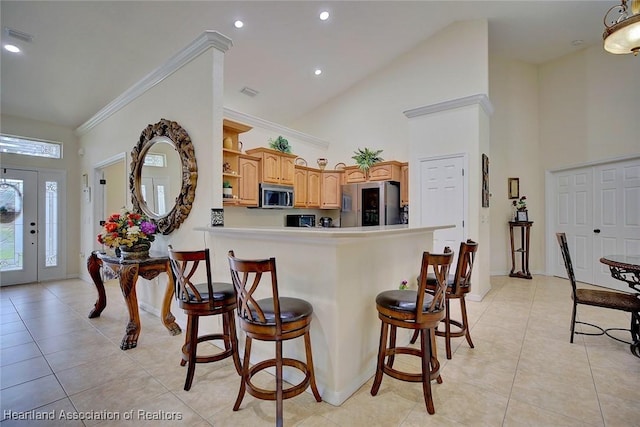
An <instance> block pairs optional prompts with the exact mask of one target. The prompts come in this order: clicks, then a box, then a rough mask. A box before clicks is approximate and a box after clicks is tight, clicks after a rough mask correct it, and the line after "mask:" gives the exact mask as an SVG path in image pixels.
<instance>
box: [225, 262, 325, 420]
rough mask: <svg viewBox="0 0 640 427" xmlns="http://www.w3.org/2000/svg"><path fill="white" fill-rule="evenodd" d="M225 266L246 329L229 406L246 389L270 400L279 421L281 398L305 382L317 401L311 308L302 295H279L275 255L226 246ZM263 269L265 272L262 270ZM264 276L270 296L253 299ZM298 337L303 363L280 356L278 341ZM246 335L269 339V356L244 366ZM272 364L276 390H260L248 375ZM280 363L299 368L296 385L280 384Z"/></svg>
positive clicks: (302, 387) (247, 352) (249, 339)
mask: <svg viewBox="0 0 640 427" xmlns="http://www.w3.org/2000/svg"><path fill="white" fill-rule="evenodd" d="M229 267H230V269H231V279H232V281H233V286H234V287H235V291H236V295H237V298H238V303H237V304H238V310H237V316H238V321H239V324H240V328H241V329H242V330H243V331H244V332H245V333H246V344H245V347H244V360H243V363H242V368H243V370H242V381H241V383H240V390H239V392H238V397H237V399H236V402H235V404H234V405H233V410H234V411H237V410H238V409H239V408H240V404H241V403H242V398H243V397H244V393H245V390H246V391H247V392H249V394H250V395H252V396H253V397H256V398H258V399H263V400H275V401H276V425H277V426H282V422H283V416H282V412H283V400H284V399H289V398H291V397H294V396H297V395H299V394H301V393H303V392H304V391H305V390H306V389H307V387H309V386H311V391H312V392H313V396H314V397H315V399H316V401H317V402H321V401H322V398H321V397H320V393H319V392H318V388H317V387H316V379H315V374H314V371H313V359H312V354H311V336H310V335H309V328H310V327H311V315H312V314H313V307H312V306H311V304H309V303H308V302H307V301H304V300H302V299H298V298H288V297H280V295H279V293H278V279H277V277H276V260H275V258H269V259H262V260H241V259H238V258H236V257H235V255H234V253H233V251H229ZM263 273H265V274H264V275H263ZM265 275H268V276H270V278H271V296H270V297H268V298H263V299H258V300H256V299H255V298H254V293H255V291H256V289H257V288H258V287H259V286H258V285H259V284H260V280H261V279H262V278H263V277H264V276H265ZM300 336H304V347H305V351H306V358H307V360H306V363H305V362H302V361H299V360H295V359H290V358H286V357H284V356H283V354H282V342H283V341H287V340H290V339H293V338H298V337H300ZM252 339H257V340H261V341H273V342H275V344H276V354H275V358H273V359H267V360H264V361H261V362H259V363H256V364H255V365H254V366H252V367H249V357H250V356H251V342H252ZM273 366H275V368H276V390H265V389H262V388H259V387H258V386H256V385H254V384H252V382H251V378H252V377H253V376H254V375H256V374H257V373H258V372H259V371H262V370H263V369H266V368H270V367H273ZM283 366H290V367H293V368H296V369H298V370H300V371H301V372H302V373H303V374H304V379H303V380H302V381H301V382H300V383H299V384H297V385H294V386H291V387H289V388H286V389H285V388H284V385H283V379H282V368H283Z"/></svg>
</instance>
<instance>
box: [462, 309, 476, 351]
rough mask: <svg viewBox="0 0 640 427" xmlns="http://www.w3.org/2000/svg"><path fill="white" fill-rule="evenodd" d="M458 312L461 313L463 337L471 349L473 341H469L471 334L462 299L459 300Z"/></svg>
mask: <svg viewBox="0 0 640 427" xmlns="http://www.w3.org/2000/svg"><path fill="white" fill-rule="evenodd" d="M460 311H462V327H463V328H464V331H465V332H464V336H465V337H466V338H467V342H468V343H469V347H471V348H474V347H473V341H471V333H470V332H469V320H468V318H467V303H466V301H465V300H464V298H460Z"/></svg>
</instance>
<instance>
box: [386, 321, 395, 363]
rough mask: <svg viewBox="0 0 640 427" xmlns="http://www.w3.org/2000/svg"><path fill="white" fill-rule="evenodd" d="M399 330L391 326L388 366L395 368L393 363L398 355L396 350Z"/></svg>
mask: <svg viewBox="0 0 640 427" xmlns="http://www.w3.org/2000/svg"><path fill="white" fill-rule="evenodd" d="M397 331H398V328H396V327H395V326H394V325H391V334H390V335H389V346H388V347H387V348H388V349H389V358H388V359H387V366H388V367H390V368H393V362H394V361H395V360H396V354H395V352H394V349H395V348H396V333H397Z"/></svg>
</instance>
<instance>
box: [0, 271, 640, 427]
mask: <svg viewBox="0 0 640 427" xmlns="http://www.w3.org/2000/svg"><path fill="white" fill-rule="evenodd" d="M491 285H492V290H491V292H490V293H489V294H488V295H487V296H486V297H485V298H484V300H483V301H482V302H471V301H469V302H468V311H469V316H470V322H471V324H472V330H471V336H472V338H473V341H474V343H475V349H471V348H469V347H468V345H467V344H466V342H465V341H464V340H463V339H454V340H453V350H454V355H453V358H452V359H451V360H446V358H445V357H444V342H443V341H442V340H441V339H440V338H439V339H438V348H439V356H440V361H441V363H442V371H441V373H442V378H443V380H444V382H443V383H442V384H435V383H434V384H433V393H434V402H435V407H436V413H435V414H434V415H428V414H427V412H426V410H425V406H424V401H423V397H422V389H421V386H420V385H419V384H410V383H405V382H400V381H396V380H394V379H392V378H389V377H385V378H384V379H383V382H382V386H381V389H380V392H379V393H378V395H377V396H375V397H373V396H371V395H370V389H371V384H372V381H371V380H370V381H368V382H367V383H366V384H365V385H363V386H362V388H361V389H360V390H359V391H358V392H357V393H355V394H354V395H353V396H351V397H350V398H349V399H348V400H347V401H346V402H344V404H343V405H342V406H340V407H334V406H331V405H329V404H327V403H316V402H315V400H314V399H313V397H312V396H311V395H310V394H308V393H305V394H303V395H300V396H297V397H295V398H293V399H289V400H286V401H285V404H284V408H285V424H286V425H291V426H293V425H296V426H305V427H311V426H323V427H327V426H344V427H347V426H349V427H350V426H367V427H374V426H384V427H387V426H402V427H408V426H424V425H445V426H522V425H527V426H639V425H640V359H638V358H636V357H634V356H633V355H631V353H630V352H629V346H628V345H625V344H621V343H619V342H617V341H614V340H612V339H610V338H608V337H602V336H599V337H588V336H582V335H578V336H576V338H575V342H574V344H570V343H569V319H570V314H571V298H570V285H569V283H568V281H566V280H563V279H559V278H553V277H545V276H536V277H534V278H533V280H522V279H511V278H508V277H501V276H500V277H492V279H491ZM107 295H108V299H109V305H108V307H107V309H106V310H105V311H104V312H103V313H102V316H101V317H100V318H97V319H88V318H87V313H88V311H89V309H90V308H91V307H92V306H93V303H94V301H95V298H96V293H95V289H94V287H93V285H92V284H89V283H86V282H84V281H81V280H66V281H60V282H47V283H41V284H32V285H24V286H12V287H4V288H0V344H1V346H0V347H1V356H0V365H1V371H0V372H1V377H0V380H1V386H2V391H1V396H0V401H1V411H2V414H3V417H2V419H3V420H4V421H2V427H8V426H11V425H19V426H28V425H42V426H45V425H46V426H53V425H64V426H75V425H78V426H82V425H87V426H92V425H100V426H121V425H122V426H127V425H149V426H157V425H174V424H175V420H154V419H144V418H145V417H139V416H138V411H146V412H145V414H147V417H146V418H152V417H153V416H157V414H162V416H164V417H169V418H170V416H171V415H170V414H171V413H176V414H180V417H181V418H182V420H181V423H182V424H184V425H189V426H209V425H214V426H217V427H218V426H234V427H235V426H262V425H264V426H271V425H273V424H274V418H275V405H274V403H273V402H264V401H259V400H256V399H254V398H252V397H251V396H249V395H246V396H245V398H244V401H243V404H242V407H241V409H240V411H238V412H233V411H232V410H231V408H232V406H233V402H234V400H235V396H236V393H237V390H238V383H239V381H238V376H237V374H236V372H235V370H234V368H233V365H232V364H231V362H230V361H228V360H225V361H222V362H218V363H210V364H201V365H198V366H197V368H196V378H195V379H194V384H193V387H192V389H191V391H189V392H185V391H184V390H183V389H182V387H183V384H184V376H185V368H183V367H180V366H179V364H178V361H179V354H180V347H181V345H182V340H183V339H184V336H183V335H181V336H177V337H172V336H170V335H169V334H168V333H167V331H166V330H165V329H164V328H163V327H162V325H161V323H160V321H159V319H158V318H157V317H155V316H153V315H150V314H148V313H145V312H141V318H142V324H143V331H142V335H141V339H140V341H139V346H138V347H137V348H135V349H132V350H128V351H126V352H125V351H121V350H120V349H119V343H120V339H121V338H122V335H123V332H124V325H125V323H126V318H127V312H126V307H125V305H124V303H123V302H122V295H121V294H120V290H119V288H118V286H117V283H116V282H115V281H111V282H108V283H107ZM452 307H454V310H457V304H453V305H452ZM372 309H374V306H373V303H372ZM173 311H174V313H175V312H176V311H178V309H177V308H175V307H174V308H173ZM578 314H579V317H580V318H581V319H583V320H586V321H590V322H592V323H596V324H599V325H602V326H605V327H627V326H628V323H629V316H628V315H625V314H624V313H618V312H615V311H612V310H604V309H599V308H591V307H580V308H579V311H578ZM181 326H182V327H183V329H184V325H183V324H182V325H181ZM621 336H622V337H623V338H627V336H626V335H625V334H622V335H621ZM314 351H320V350H319V349H314ZM414 359H415V358H411V357H409V356H405V357H398V358H397V362H396V363H397V364H399V365H400V364H404V366H405V367H406V368H407V369H417V366H418V365H417V363H416V360H414ZM260 375H261V376H262V377H260V378H256V380H257V381H262V382H264V384H265V385H268V384H270V383H271V382H272V377H271V376H270V375H269V374H267V373H261V374H260ZM32 410H34V412H29V413H30V414H43V413H47V414H48V413H50V411H54V414H55V417H54V418H55V420H47V421H40V422H37V421H21V420H12V419H7V418H8V417H7V414H8V412H7V411H14V413H15V412H25V411H32ZM130 411H133V412H130ZM91 413H93V414H97V415H101V414H102V415H103V417H106V416H109V415H110V414H119V416H120V417H121V419H120V420H90V419H84V420H74V419H72V418H73V417H74V414H91ZM60 414H64V415H66V416H67V419H60ZM128 414H132V418H133V421H131V420H125V419H124V417H125V416H127V415H128Z"/></svg>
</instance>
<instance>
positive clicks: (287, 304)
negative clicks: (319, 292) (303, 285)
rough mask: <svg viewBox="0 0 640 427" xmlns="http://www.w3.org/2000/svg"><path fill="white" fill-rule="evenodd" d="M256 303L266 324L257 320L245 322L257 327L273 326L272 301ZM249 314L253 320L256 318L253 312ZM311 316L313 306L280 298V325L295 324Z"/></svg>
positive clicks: (264, 300) (305, 302)
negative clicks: (257, 325)
mask: <svg viewBox="0 0 640 427" xmlns="http://www.w3.org/2000/svg"><path fill="white" fill-rule="evenodd" d="M256 303H257V304H258V306H260V309H261V310H262V312H263V313H264V317H265V319H266V322H260V321H259V320H253V321H251V320H247V321H249V322H251V323H255V324H259V325H271V326H275V324H276V316H275V313H274V309H273V299H272V298H264V299H260V300H258V301H256ZM251 314H252V316H253V318H254V319H257V318H258V315H257V313H256V311H255V310H251ZM312 314H313V306H312V305H311V304H309V303H308V302H307V301H305V300H302V299H298V298H289V297H280V319H281V320H282V323H290V322H296V321H298V320H302V319H304V318H305V317H310V316H311V315H312Z"/></svg>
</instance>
